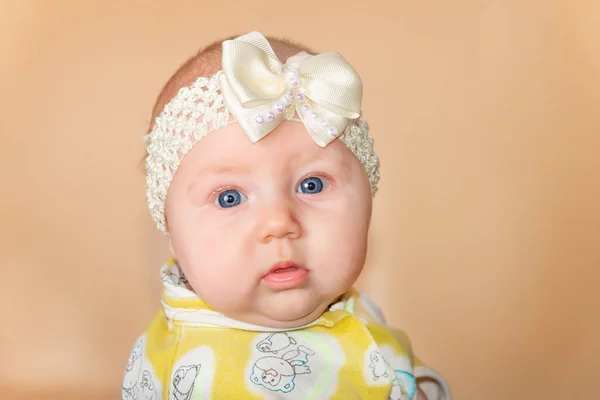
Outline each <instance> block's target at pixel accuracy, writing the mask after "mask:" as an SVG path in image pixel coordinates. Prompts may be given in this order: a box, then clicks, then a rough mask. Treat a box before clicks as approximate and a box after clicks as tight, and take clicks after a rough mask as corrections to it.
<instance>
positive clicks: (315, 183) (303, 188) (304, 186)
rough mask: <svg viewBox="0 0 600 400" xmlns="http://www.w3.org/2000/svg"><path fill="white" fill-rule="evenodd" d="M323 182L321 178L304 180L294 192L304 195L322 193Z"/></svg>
mask: <svg viewBox="0 0 600 400" xmlns="http://www.w3.org/2000/svg"><path fill="white" fill-rule="evenodd" d="M324 187H325V182H323V180H321V178H317V177H311V178H306V179H305V180H303V181H302V182H300V185H298V187H297V188H296V192H298V193H304V194H316V193H319V192H322V191H323V188H324Z"/></svg>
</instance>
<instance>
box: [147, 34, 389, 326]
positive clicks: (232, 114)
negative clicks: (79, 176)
mask: <svg viewBox="0 0 600 400" xmlns="http://www.w3.org/2000/svg"><path fill="white" fill-rule="evenodd" d="M273 50H274V52H273ZM304 50H306V49H305V48H303V47H301V46H298V45H294V44H291V43H288V42H285V41H281V40H274V39H270V43H269V42H267V40H266V39H265V38H264V37H263V36H261V35H260V34H258V33H255V32H253V33H251V34H248V35H244V36H242V37H240V38H237V39H235V40H233V41H231V40H228V41H225V42H223V47H221V46H220V45H213V46H210V47H208V48H207V49H206V50H204V51H202V52H200V53H199V54H198V55H196V56H195V57H194V58H192V59H191V60H190V61H188V62H187V63H186V64H185V65H184V66H182V67H181V68H180V70H179V71H178V72H177V73H176V74H175V75H174V76H173V77H172V78H171V79H170V81H169V82H168V83H167V85H166V86H165V88H164V89H163V91H162V93H161V94H160V96H159V98H158V100H157V104H156V106H155V108H154V110H155V111H154V113H155V115H154V116H155V117H156V116H157V118H156V122H155V124H154V126H153V129H152V132H151V133H150V135H148V147H147V151H148V157H147V174H148V177H147V197H148V205H149V208H150V212H151V214H152V217H153V218H154V220H155V221H156V222H157V225H158V227H159V229H161V230H162V231H163V232H165V233H168V235H169V243H170V250H171V253H172V255H173V257H175V258H176V259H177V260H178V263H179V265H180V267H181V269H182V271H183V273H184V274H185V275H186V277H187V280H188V282H189V284H190V285H191V286H192V288H193V289H194V291H195V292H196V293H197V294H198V296H199V297H200V298H202V299H203V300H204V301H205V302H206V303H207V304H209V305H210V306H211V307H213V308H214V309H215V310H217V311H219V312H221V313H223V314H225V315H227V316H229V317H231V318H235V319H238V320H241V321H244V322H248V323H252V324H256V325H263V326H270V327H278V328H292V327H298V326H302V325H305V324H308V323H310V322H312V321H314V320H315V319H317V318H318V317H319V316H320V315H321V314H322V313H323V312H324V311H325V310H326V309H327V307H328V305H329V304H331V302H332V301H334V300H335V299H336V298H337V297H339V296H340V295H342V294H343V293H344V292H345V291H347V290H348V289H349V288H350V287H351V286H352V285H353V284H354V282H355V281H356V279H357V278H358V276H359V274H360V272H361V271H362V268H363V265H364V262H365V257H366V249H367V234H368V229H369V222H370V219H371V207H372V195H373V194H374V193H375V190H376V184H377V181H378V179H379V172H378V160H377V157H376V155H375V154H374V152H373V147H372V140H371V139H370V138H369V137H368V128H367V125H366V123H365V122H364V121H362V120H360V100H361V95H362V93H361V90H362V88H361V84H360V79H359V78H358V76H357V75H356V72H354V70H353V69H352V67H350V66H349V65H348V63H347V62H346V61H345V60H344V59H343V58H341V56H339V55H338V54H337V53H327V54H323V55H319V56H314V57H313V56H310V55H308V54H307V53H300V52H302V51H304ZM297 53H300V54H297ZM290 56H294V57H291V58H290ZM278 58H279V59H280V60H281V62H280V61H279V60H278ZM286 61H287V63H286ZM284 63H286V64H284ZM221 69H222V71H221ZM199 77H204V78H199ZM153 119H154V118H153Z"/></svg>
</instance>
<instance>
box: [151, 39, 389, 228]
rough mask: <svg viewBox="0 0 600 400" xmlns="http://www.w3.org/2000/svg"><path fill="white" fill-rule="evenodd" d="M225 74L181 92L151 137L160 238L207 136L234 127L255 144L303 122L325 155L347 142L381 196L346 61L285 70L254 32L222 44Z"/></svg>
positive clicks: (298, 60)
mask: <svg viewBox="0 0 600 400" xmlns="http://www.w3.org/2000/svg"><path fill="white" fill-rule="evenodd" d="M222 66H223V67H222V68H223V69H222V70H221V71H219V72H217V73H216V74H214V75H213V76H211V77H199V78H198V79H197V80H196V81H195V82H194V83H193V84H192V85H191V86H188V87H183V88H181V89H180V90H179V92H178V93H177V95H176V96H175V97H174V98H173V99H172V100H171V101H170V102H169V103H167V105H165V108H164V109H163V111H162V112H161V114H160V115H159V116H158V117H156V120H155V124H154V126H153V128H152V132H150V134H148V135H147V136H146V138H147V145H146V151H147V153H148V155H147V157H146V199H147V202H148V208H149V210H150V215H151V216H152V219H154V221H155V222H156V225H157V227H158V229H159V230H160V231H161V232H163V233H165V234H166V233H167V231H166V220H165V201H166V199H167V192H168V190H169V186H170V185H171V181H172V180H173V176H174V175H175V173H176V172H177V169H178V168H179V165H180V164H181V161H182V159H183V157H184V156H185V155H186V154H187V153H188V152H189V151H190V150H191V148H192V147H193V146H194V145H195V144H196V143H197V142H198V141H199V140H200V139H202V138H203V137H204V136H206V135H207V134H209V133H210V132H212V131H215V130H217V129H219V128H222V127H224V126H226V125H228V124H230V123H234V122H237V123H238V124H239V125H240V127H241V128H242V130H243V131H244V132H245V133H246V135H247V136H248V139H249V140H250V141H251V142H255V141H257V140H260V139H262V138H263V137H264V136H266V135H267V134H269V133H270V132H271V131H273V130H274V129H275V128H276V127H277V126H278V125H279V124H280V123H281V121H283V120H292V121H298V122H302V123H303V124H304V126H305V127H306V130H307V131H308V134H309V135H310V136H311V138H312V139H313V140H314V141H315V143H316V144H318V145H319V146H321V147H325V146H327V144H329V143H330V142H331V141H332V140H335V139H339V140H341V141H342V142H343V143H344V144H345V145H346V146H347V147H348V149H350V151H352V153H354V154H355V155H356V157H357V158H358V159H359V160H360V162H361V163H362V165H363V166H364V168H365V172H366V173H367V176H368V177H369V182H370V184H371V191H372V193H373V195H375V192H376V191H377V182H378V181H379V159H378V158H377V155H376V154H375V152H374V150H373V139H372V138H371V137H369V127H368V125H367V123H366V122H365V121H363V120H362V119H361V118H360V104H361V100H362V84H361V81H360V77H359V76H358V74H357V73H356V72H355V71H354V69H353V68H352V66H350V64H348V62H347V61H346V60H345V59H344V58H343V57H342V56H341V55H340V54H338V53H325V54H318V55H315V56H312V55H309V54H307V53H305V52H301V53H298V54H297V55H295V56H293V57H290V58H289V59H288V60H287V62H286V63H285V65H284V64H282V63H281V62H280V61H279V59H278V58H277V56H276V55H275V53H274V52H273V49H272V48H271V46H270V45H269V42H268V41H267V39H266V38H265V37H264V36H263V35H261V34H260V33H258V32H251V33H249V34H246V35H243V36H240V37H238V38H236V39H234V40H226V41H224V42H223V60H222ZM232 117H233V118H232Z"/></svg>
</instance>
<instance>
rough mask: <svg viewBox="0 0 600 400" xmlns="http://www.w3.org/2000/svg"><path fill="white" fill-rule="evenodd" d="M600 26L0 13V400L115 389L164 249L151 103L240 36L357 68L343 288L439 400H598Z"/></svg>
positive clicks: (487, 14)
mask: <svg viewBox="0 0 600 400" xmlns="http://www.w3.org/2000/svg"><path fill="white" fill-rule="evenodd" d="M599 27H600V3H599V2H597V1H566V0H565V1H562V2H548V1H539V2H537V3H536V2H533V1H517V0H514V1H491V0H490V1H479V2H477V1H454V2H450V1H442V0H438V1H416V0H413V1H393V2H392V1H390V2H389V3H388V2H384V1H376V0H371V1H368V2H367V1H360V2H359V1H349V0H347V1H338V0H336V1H331V0H330V1H323V0H304V1H301V2H283V1H278V2H276V1H273V2H266V1H243V0H237V1H224V0H223V1H213V2H208V1H195V2H181V1H179V2H174V1H169V2H167V1H149V2H148V1H146V2H142V1H140V2H120V1H107V0H104V1H86V2H83V1H42V0H40V1H22V0H14V1H6V0H4V1H0V60H1V63H0V68H1V69H0V94H1V95H0V134H1V135H0V138H1V139H0V140H1V141H0V162H1V168H0V179H1V182H2V189H0V190H1V192H0V222H1V225H0V226H1V228H0V235H1V236H0V246H1V247H0V266H1V268H2V279H1V282H0V315H1V320H0V387H2V388H3V389H1V390H3V392H0V397H2V398H13V397H15V398H16V397H18V396H19V395H18V392H17V389H18V388H19V387H22V388H28V390H29V391H28V392H26V393H25V394H23V393H22V394H20V396H21V398H47V397H49V395H48V394H47V393H48V392H39V391H38V392H36V393H35V394H33V391H36V390H45V389H48V390H54V391H55V393H59V392H60V390H66V391H69V390H72V391H73V392H72V393H73V394H72V396H73V398H92V396H87V395H86V396H83V395H82V394H81V393H83V392H82V391H84V390H88V389H89V390H94V391H95V396H96V397H94V398H99V399H100V398H118V393H119V387H120V379H121V375H122V370H123V366H124V362H125V361H126V358H127V356H128V353H129V350H130V348H131V346H132V344H133V342H134V340H135V338H136V336H137V335H138V334H139V333H140V332H141V330H142V329H143V328H144V326H145V325H146V324H147V322H148V320H149V318H150V317H151V315H152V314H153V313H154V312H155V310H156V309H157V307H158V306H159V303H158V284H157V277H156V272H157V269H158V267H159V264H160V263H161V262H162V261H163V258H164V256H165V254H166V246H165V241H164V239H163V238H162V237H161V236H160V235H159V234H158V233H157V232H156V231H155V230H154V228H153V226H152V223H151V221H150V218H149V217H148V216H147V214H146V210H145V208H144V196H143V177H142V174H141V170H140V168H139V161H140V160H141V157H142V154H143V145H142V141H141V138H140V137H141V135H142V134H143V133H144V129H145V127H146V124H147V123H148V118H149V114H150V109H151V106H152V104H153V101H154V97H155V95H156V94H157V93H158V91H159V89H160V88H161V86H162V84H163V83H164V82H165V81H166V79H167V78H168V77H169V75H170V74H171V73H172V72H173V71H174V70H175V69H176V68H177V67H178V66H179V65H180V64H181V63H182V62H183V61H184V60H185V59H186V58H187V57H188V56H190V55H192V54H193V53H194V52H195V51H196V50H197V49H198V48H199V47H201V46H202V45H205V44H207V43H208V42H211V41H212V40H214V39H216V38H219V37H221V36H225V35H230V34H234V33H244V32H247V31H250V30H255V29H256V30H260V31H262V32H263V33H265V34H271V35H282V36H287V37H290V38H293V39H296V40H299V41H301V42H304V43H306V44H308V45H310V46H312V47H314V48H315V49H317V50H318V51H330V50H335V51H340V52H342V53H343V54H344V55H345V56H346V58H348V59H349V60H350V61H351V62H352V63H353V64H354V66H355V67H356V68H357V70H358V71H359V73H360V74H361V75H362V77H363V81H364V85H365V97H364V114H365V117H366V118H367V119H368V120H369V121H370V123H371V126H372V132H373V135H374V136H375V138H376V147H377V149H378V152H379V155H380V157H381V160H382V177H383V178H382V182H381V185H380V188H381V190H380V193H379V195H378V196H377V198H376V202H375V212H374V221H373V230H372V240H371V247H370V253H369V262H368V266H367V269H366V272H365V273H364V276H363V278H362V279H361V287H362V288H364V289H366V290H368V291H369V292H370V293H371V295H372V297H374V298H375V299H376V300H377V301H378V302H379V303H380V304H381V305H382V308H383V309H384V311H385V312H386V314H387V316H388V317H389V320H390V321H391V323H392V324H393V325H395V326H398V327H402V328H404V329H405V330H407V331H408V332H409V334H410V335H411V337H412V340H413V342H414V346H415V348H416V350H417V352H418V353H419V355H420V356H421V357H422V358H423V359H425V360H426V361H427V362H429V363H430V364H431V365H432V366H434V367H436V368H437V369H439V370H440V371H441V372H442V373H443V374H444V376H446V377H447V379H448V380H449V382H450V383H451V385H452V387H453V389H454V394H455V398H457V399H459V400H462V399H466V400H468V399H486V400H494V399H507V398H514V399H526V398H533V399H541V398H553V399H559V398H560V399H586V398H597V396H598V394H597V392H598V381H599V379H600V345H599V341H600V313H599V311H598V309H599V306H600V296H599V293H598V292H599V291H600V289H599V286H600V272H599V271H600V268H599V267H600V207H599V205H600V178H599V177H598V175H599V173H600V155H599V154H598V152H599V150H600V106H599V104H600V32H599V30H600V28H599ZM78 390H79V391H80V392H77V391H78ZM27 393H28V394H27ZM57 396H59V397H60V398H62V399H65V398H69V397H68V395H66V394H58V395H57Z"/></svg>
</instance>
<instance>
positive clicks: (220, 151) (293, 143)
mask: <svg viewBox="0 0 600 400" xmlns="http://www.w3.org/2000/svg"><path fill="white" fill-rule="evenodd" d="M189 156H191V157H189ZM188 157H189V158H190V159H192V163H194V164H196V166H197V167H199V168H203V169H215V170H219V171H220V172H234V171H235V170H240V169H242V168H244V169H247V170H258V169H260V168H277V167H290V168H293V167H294V166H301V165H307V164H334V165H339V166H341V167H350V166H351V165H352V164H353V163H357V162H358V160H356V157H355V156H354V154H353V153H352V152H350V151H349V150H348V149H347V148H346V146H345V145H344V144H343V143H340V142H339V141H337V140H335V141H333V142H331V143H330V144H329V145H328V146H326V147H320V146H318V145H317V144H316V143H315V142H314V141H313V140H312V138H311V137H310V135H309V133H308V131H307V130H306V129H305V128H304V125H303V124H302V123H300V122H295V121H284V122H282V123H281V124H280V126H278V127H277V128H276V129H275V130H274V131H272V132H271V133H270V134H269V135H267V136H266V137H264V138H262V139H261V140H259V141H257V142H254V143H252V142H251V141H250V140H249V139H248V138H247V136H246V135H245V134H244V132H243V131H242V129H241V128H240V126H239V125H238V124H237V123H234V124H230V125H228V126H226V127H223V128H221V129H218V130H216V131H214V132H212V133H210V134H209V135H208V136H207V137H205V138H204V139H202V140H200V141H199V142H198V143H196V145H195V146H194V148H193V149H192V151H191V152H190V153H189V154H188V155H187V156H186V157H185V158H184V162H185V160H186V159H187V158H188Z"/></svg>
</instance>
